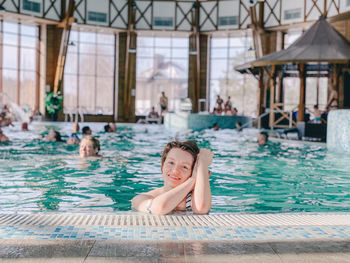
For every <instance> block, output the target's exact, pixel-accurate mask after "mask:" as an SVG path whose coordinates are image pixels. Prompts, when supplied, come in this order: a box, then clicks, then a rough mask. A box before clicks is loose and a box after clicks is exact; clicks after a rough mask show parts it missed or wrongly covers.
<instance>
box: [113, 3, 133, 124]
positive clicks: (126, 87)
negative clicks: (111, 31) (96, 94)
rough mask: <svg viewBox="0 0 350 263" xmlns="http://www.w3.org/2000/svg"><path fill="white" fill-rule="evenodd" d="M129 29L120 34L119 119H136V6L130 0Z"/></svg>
mask: <svg viewBox="0 0 350 263" xmlns="http://www.w3.org/2000/svg"><path fill="white" fill-rule="evenodd" d="M128 10H129V20H128V30H127V32H125V33H120V34H119V56H118V58H119V65H124V67H119V74H118V77H119V81H118V83H119V89H118V118H117V120H118V121H124V122H134V121H135V94H136V33H135V32H134V24H135V16H136V6H135V3H134V2H133V1H132V0H128Z"/></svg>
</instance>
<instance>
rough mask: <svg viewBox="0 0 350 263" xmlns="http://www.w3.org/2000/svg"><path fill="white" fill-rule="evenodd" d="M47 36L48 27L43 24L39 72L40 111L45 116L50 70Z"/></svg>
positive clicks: (41, 26) (41, 27) (41, 28)
mask: <svg viewBox="0 0 350 263" xmlns="http://www.w3.org/2000/svg"><path fill="white" fill-rule="evenodd" d="M46 36H47V30H46V25H45V24H42V25H40V41H39V51H40V60H39V62H38V63H39V64H40V71H39V80H38V81H39V108H38V110H39V111H40V113H41V114H42V115H45V101H44V98H45V94H46V83H45V74H46V71H47V70H48V69H47V68H46V63H45V62H46V49H47V47H46V43H47V40H46Z"/></svg>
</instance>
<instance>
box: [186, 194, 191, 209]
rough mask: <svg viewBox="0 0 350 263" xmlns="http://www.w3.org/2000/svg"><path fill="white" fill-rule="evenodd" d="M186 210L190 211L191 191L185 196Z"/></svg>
mask: <svg viewBox="0 0 350 263" xmlns="http://www.w3.org/2000/svg"><path fill="white" fill-rule="evenodd" d="M186 211H192V191H191V192H189V193H188V194H187V196H186Z"/></svg>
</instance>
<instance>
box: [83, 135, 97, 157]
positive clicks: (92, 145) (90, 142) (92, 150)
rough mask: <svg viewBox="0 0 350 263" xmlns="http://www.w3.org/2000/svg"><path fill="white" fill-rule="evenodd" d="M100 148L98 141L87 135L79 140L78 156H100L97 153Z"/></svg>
mask: <svg viewBox="0 0 350 263" xmlns="http://www.w3.org/2000/svg"><path fill="white" fill-rule="evenodd" d="M99 150H100V141H99V140H97V139H96V138H94V137H92V136H90V135H87V136H85V137H84V138H83V139H81V141H80V147H79V155H80V157H82V158H84V157H102V156H101V155H99V154H98V152H99Z"/></svg>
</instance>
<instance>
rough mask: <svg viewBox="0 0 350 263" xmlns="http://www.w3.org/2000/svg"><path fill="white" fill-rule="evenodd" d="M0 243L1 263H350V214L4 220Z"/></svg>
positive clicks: (4, 216)
mask: <svg viewBox="0 0 350 263" xmlns="http://www.w3.org/2000/svg"><path fill="white" fill-rule="evenodd" d="M0 238H1V240H0V262H3V260H13V259H14V258H17V259H21V258H22V259H23V260H24V259H27V261H23V262H29V261H28V260H29V259H30V260H33V262H38V260H39V259H40V260H41V261H42V262H46V261H48V259H49V258H51V259H52V258H54V259H55V260H56V261H57V260H58V261H60V260H62V261H64V262H67V260H68V258H70V257H71V256H72V255H75V256H73V258H72V260H73V261H72V262H92V261H94V260H95V259H96V260H97V261H96V262H100V261H101V260H102V256H103V257H105V256H109V257H110V259H113V260H117V262H134V261H140V262H145V261H146V262H148V261H149V262H163V261H165V262H170V261H172V260H173V261H176V262H214V261H215V262H236V261H232V260H234V258H235V257H236V259H237V261H239V260H241V259H242V257H243V258H246V260H248V261H243V262H253V261H254V262H296V261H298V260H299V261H298V262H350V213H339V214H327V213H325V214H246V215H241V214H211V215H169V216H152V215H146V214H138V213H129V214H96V215H89V214H28V215H24V214H0ZM45 249H46V251H49V252H44V250H45ZM50 251H51V252H50ZM54 251H56V252H54ZM59 251H61V252H59ZM287 252H288V253H287ZM47 253H48V254H47ZM55 253H56V254H55ZM57 253H58V254H57ZM289 254H292V255H298V257H297V258H296V257H291V258H290V260H289V259H288V256H286V255H289ZM94 255H95V256H94ZM233 255H235V256H233ZM303 255H305V256H306V257H305V258H304V259H305V260H304V259H303V257H302V256H303ZM310 255H311V260H310ZM204 256H205V258H204ZM230 256H232V257H230ZM258 256H259V257H260V259H261V260H262V261H261V260H260V259H259V260H258V261H256V257H258ZM261 256H262V258H261ZM218 257H219V258H221V260H218ZM264 257H265V259H266V260H265V259H264ZM283 258H284V259H283ZM2 259H3V260H2ZM204 259H205V260H204ZM236 259H235V260H236ZM287 259H288V260H287ZM292 259H294V260H295V261H293V260H292ZM40 260H39V261H40ZM45 260H46V261H45ZM75 260H77V261H75ZM103 260H106V258H103ZM118 260H119V261H118ZM303 260H304V261H303ZM68 261H69V260H68ZM9 262H12V261H9ZM113 262H115V261H113Z"/></svg>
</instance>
